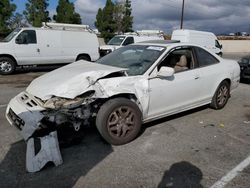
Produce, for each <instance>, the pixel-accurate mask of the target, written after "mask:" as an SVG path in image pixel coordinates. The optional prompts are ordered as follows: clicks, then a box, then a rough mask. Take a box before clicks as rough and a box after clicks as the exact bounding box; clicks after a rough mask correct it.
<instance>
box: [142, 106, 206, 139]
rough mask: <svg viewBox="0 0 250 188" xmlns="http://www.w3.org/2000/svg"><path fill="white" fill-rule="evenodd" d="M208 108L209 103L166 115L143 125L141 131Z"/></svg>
mask: <svg viewBox="0 0 250 188" xmlns="http://www.w3.org/2000/svg"><path fill="white" fill-rule="evenodd" d="M208 108H209V105H204V106H201V107H198V108H194V109H191V110H188V111H184V112H180V113H178V114H174V115H171V116H167V117H164V118H161V119H158V120H155V121H152V122H149V123H145V124H144V125H143V126H142V130H141V132H140V135H142V134H143V133H144V132H145V131H146V129H147V128H149V127H153V126H155V125H158V124H161V123H166V122H168V121H171V120H174V119H177V118H180V117H183V116H187V115H190V114H193V113H196V112H200V111H202V110H206V109H208Z"/></svg>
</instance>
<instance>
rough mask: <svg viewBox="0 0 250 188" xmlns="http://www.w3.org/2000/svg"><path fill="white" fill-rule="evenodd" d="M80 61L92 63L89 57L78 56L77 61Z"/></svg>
mask: <svg viewBox="0 0 250 188" xmlns="http://www.w3.org/2000/svg"><path fill="white" fill-rule="evenodd" d="M79 60H85V61H91V59H90V58H89V56H87V55H80V56H78V57H77V59H76V61H79Z"/></svg>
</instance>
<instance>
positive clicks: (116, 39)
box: [108, 36, 125, 46]
mask: <svg viewBox="0 0 250 188" xmlns="http://www.w3.org/2000/svg"><path fill="white" fill-rule="evenodd" d="M124 39H125V37H123V36H115V37H113V38H112V39H111V40H110V41H109V42H108V45H115V46H120V45H121V43H122V41H123V40H124Z"/></svg>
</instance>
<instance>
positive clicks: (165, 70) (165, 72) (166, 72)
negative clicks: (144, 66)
mask: <svg viewBox="0 0 250 188" xmlns="http://www.w3.org/2000/svg"><path fill="white" fill-rule="evenodd" d="M157 75H158V76H159V77H171V76H173V75H174V69H173V68H171V67H161V69H160V70H159V72H158V74H157Z"/></svg>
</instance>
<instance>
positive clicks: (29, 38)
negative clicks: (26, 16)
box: [16, 30, 37, 44]
mask: <svg viewBox="0 0 250 188" xmlns="http://www.w3.org/2000/svg"><path fill="white" fill-rule="evenodd" d="M16 43H18V44H36V43H37V41H36V32H35V31H34V30H25V31H23V32H21V33H20V34H19V35H18V37H17V38H16Z"/></svg>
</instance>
